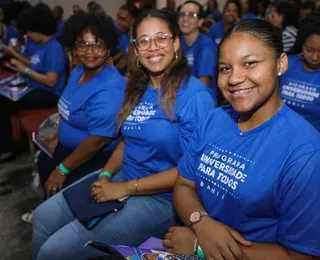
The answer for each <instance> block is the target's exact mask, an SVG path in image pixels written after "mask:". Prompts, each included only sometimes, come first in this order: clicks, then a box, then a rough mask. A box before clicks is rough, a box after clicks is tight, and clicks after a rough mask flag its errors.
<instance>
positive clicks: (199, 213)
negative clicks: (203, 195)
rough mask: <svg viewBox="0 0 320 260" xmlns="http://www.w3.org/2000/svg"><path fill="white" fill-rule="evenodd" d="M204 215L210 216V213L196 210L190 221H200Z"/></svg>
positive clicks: (192, 222)
mask: <svg viewBox="0 0 320 260" xmlns="http://www.w3.org/2000/svg"><path fill="white" fill-rule="evenodd" d="M203 216H209V214H208V213H207V212H205V211H195V212H193V213H192V214H191V215H190V223H191V224H195V223H198V222H199V221H200V220H201V218H202V217H203Z"/></svg>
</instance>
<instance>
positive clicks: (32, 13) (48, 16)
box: [24, 6, 57, 35]
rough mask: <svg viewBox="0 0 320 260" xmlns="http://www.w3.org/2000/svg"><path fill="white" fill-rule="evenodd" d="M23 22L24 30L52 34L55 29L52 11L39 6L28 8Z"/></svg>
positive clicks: (55, 23) (55, 22)
mask: <svg viewBox="0 0 320 260" xmlns="http://www.w3.org/2000/svg"><path fill="white" fill-rule="evenodd" d="M24 23H25V24H24V28H25V31H26V32H37V33H41V34H44V35H53V34H55V33H56V31H57V21H56V19H55V17H54V16H53V14H52V12H51V11H50V10H47V9H46V8H43V7H41V6H35V7H32V8H30V9H29V10H28V12H27V14H26V19H25V20H24Z"/></svg>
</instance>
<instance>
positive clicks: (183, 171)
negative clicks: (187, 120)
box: [178, 112, 213, 181]
mask: <svg viewBox="0 0 320 260" xmlns="http://www.w3.org/2000/svg"><path fill="white" fill-rule="evenodd" d="M212 114H213V113H211V112H210V113H209V114H208V115H206V116H204V118H203V119H202V120H201V121H200V123H199V124H198V125H197V126H196V127H195V130H194V132H193V134H192V137H191V139H190V142H189V143H188V147H187V149H186V151H185V152H184V153H183V155H182V157H181V159H180V161H179V164H178V172H179V174H180V175H181V176H183V177H184V178H186V179H188V180H190V181H194V177H195V175H194V173H195V167H196V159H197V158H198V157H199V154H200V152H201V150H202V147H203V144H204V143H205V142H204V140H203V138H204V137H205V132H206V130H205V129H206V125H207V123H208V122H210V121H211V120H212Z"/></svg>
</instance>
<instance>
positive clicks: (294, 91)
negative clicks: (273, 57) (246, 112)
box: [280, 12, 320, 132]
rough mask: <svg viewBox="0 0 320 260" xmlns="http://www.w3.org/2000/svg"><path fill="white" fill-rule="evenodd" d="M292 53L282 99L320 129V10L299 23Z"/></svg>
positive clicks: (281, 91) (283, 82) (284, 81)
mask: <svg viewBox="0 0 320 260" xmlns="http://www.w3.org/2000/svg"><path fill="white" fill-rule="evenodd" d="M291 53H292V54H293V55H291V56H289V68H288V70H287V72H286V73H285V74H284V75H282V76H281V78H280V94H281V98H282V99H283V101H284V102H285V103H286V104H287V105H288V106H289V107H290V108H292V109H293V110H294V111H296V112H297V113H298V114H300V115H301V116H303V117H304V118H305V119H306V120H308V121H309V122H310V123H311V124H312V125H313V126H314V127H315V128H316V129H317V130H318V131H319V132H320V12H315V13H312V14H310V15H308V16H307V17H306V18H305V19H304V20H303V21H302V22H301V23H300V26H299V30H298V36H297V41H296V44H295V45H294V47H293V50H292V52H291Z"/></svg>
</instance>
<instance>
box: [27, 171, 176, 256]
mask: <svg viewBox="0 0 320 260" xmlns="http://www.w3.org/2000/svg"><path fill="white" fill-rule="evenodd" d="M90 176H91V175H88V176H86V177H84V178H88V177H90ZM84 178H83V179H84ZM83 179H80V180H79V181H78V182H80V181H81V180H83ZM112 181H113V182H120V181H123V177H122V174H121V173H118V174H117V175H116V176H115V177H114V178H113V180H112ZM78 182H76V183H74V184H72V185H71V186H73V185H75V184H77V183H78ZM176 223H177V217H176V214H175V211H174V207H173V205H172V201H169V200H166V199H164V198H162V197H160V196H158V195H149V196H132V197H130V198H129V199H128V201H127V203H126V204H125V206H124V208H123V209H122V210H120V211H118V212H117V213H111V214H109V215H108V216H106V217H105V218H104V219H103V220H101V221H100V223H99V224H98V225H97V226H96V227H95V228H94V229H92V230H88V229H86V228H85V227H84V226H83V225H82V224H81V223H79V221H78V220H77V219H75V218H74V216H73V214H72V212H71V210H70V208H69V206H68V204H67V202H66V200H65V199H64V196H63V194H62V192H59V193H57V194H56V195H55V196H53V197H52V198H50V199H49V200H47V201H45V202H44V203H42V204H41V205H40V206H39V207H38V208H37V209H36V210H35V213H34V217H33V237H32V259H33V260H36V259H38V260H57V259H59V260H63V259H86V258H88V257H94V256H100V255H102V254H103V253H101V252H99V251H98V250H96V249H93V248H89V247H87V248H85V249H84V248H82V246H83V245H84V244H85V243H86V242H87V241H89V240H94V241H99V242H103V243H106V244H109V245H112V244H113V245H127V246H138V245H140V244H141V243H142V242H144V241H145V240H146V239H148V238H149V237H151V236H154V237H161V236H163V235H164V234H165V232H166V231H167V230H168V228H169V227H171V226H173V225H175V224H176Z"/></svg>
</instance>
